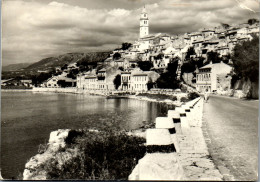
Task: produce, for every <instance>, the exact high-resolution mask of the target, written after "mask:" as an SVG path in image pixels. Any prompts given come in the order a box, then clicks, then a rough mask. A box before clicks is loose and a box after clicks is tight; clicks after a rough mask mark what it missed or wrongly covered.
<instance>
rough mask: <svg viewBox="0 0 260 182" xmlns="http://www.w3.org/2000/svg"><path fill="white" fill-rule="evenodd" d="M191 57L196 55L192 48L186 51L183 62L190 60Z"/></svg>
mask: <svg viewBox="0 0 260 182" xmlns="http://www.w3.org/2000/svg"><path fill="white" fill-rule="evenodd" d="M191 55H196V52H195V50H194V47H190V48H189V49H188V51H187V54H186V56H185V60H187V59H190V56H191Z"/></svg>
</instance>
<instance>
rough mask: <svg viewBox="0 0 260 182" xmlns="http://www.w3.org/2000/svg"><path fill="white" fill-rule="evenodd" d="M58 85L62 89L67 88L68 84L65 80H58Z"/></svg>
mask: <svg viewBox="0 0 260 182" xmlns="http://www.w3.org/2000/svg"><path fill="white" fill-rule="evenodd" d="M57 84H58V85H59V86H60V87H66V82H65V80H58V81H57Z"/></svg>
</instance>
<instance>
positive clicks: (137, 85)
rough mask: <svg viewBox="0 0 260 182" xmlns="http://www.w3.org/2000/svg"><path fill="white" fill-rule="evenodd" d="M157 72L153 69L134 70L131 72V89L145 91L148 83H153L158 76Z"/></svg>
mask: <svg viewBox="0 0 260 182" xmlns="http://www.w3.org/2000/svg"><path fill="white" fill-rule="evenodd" d="M159 76H160V75H159V74H158V73H156V72H154V71H142V70H138V69H136V70H134V71H133V72H132V73H131V78H130V79H131V90H132V91H136V92H142V91H147V90H148V89H149V88H148V83H149V82H150V83H154V82H155V81H156V80H157V79H158V78H159Z"/></svg>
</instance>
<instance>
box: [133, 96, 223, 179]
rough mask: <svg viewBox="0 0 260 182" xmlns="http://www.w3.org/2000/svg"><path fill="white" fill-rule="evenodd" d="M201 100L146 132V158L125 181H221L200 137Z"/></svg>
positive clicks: (160, 121) (193, 102)
mask: <svg viewBox="0 0 260 182" xmlns="http://www.w3.org/2000/svg"><path fill="white" fill-rule="evenodd" d="M202 111H203V100H202V99H200V98H197V99H195V100H193V101H190V102H187V103H186V104H184V105H182V106H181V107H176V108H175V110H169V111H168V116H167V117H158V118H156V121H155V128H152V129H151V128H150V129H147V130H146V148H147V154H146V155H145V156H144V157H143V158H142V159H140V160H139V161H138V164H137V165H136V167H135V168H134V170H133V171H132V173H131V174H130V175H129V178H128V179H129V180H192V181H193V180H196V181H197V180H217V181H220V180H222V178H223V177H222V175H221V174H220V173H219V171H218V170H217V169H216V167H215V166H214V164H213V161H212V160H211V159H210V156H209V153H208V149H207V146H206V143H205V140H204V137H203V133H202V129H201V127H202Z"/></svg>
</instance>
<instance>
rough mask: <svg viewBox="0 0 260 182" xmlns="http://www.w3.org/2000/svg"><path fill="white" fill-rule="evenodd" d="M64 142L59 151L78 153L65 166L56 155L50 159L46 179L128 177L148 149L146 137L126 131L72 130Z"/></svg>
mask: <svg viewBox="0 0 260 182" xmlns="http://www.w3.org/2000/svg"><path fill="white" fill-rule="evenodd" d="M65 141H66V147H65V150H62V151H59V152H64V153H66V152H71V151H73V150H72V149H75V148H77V149H78V150H77V151H78V153H77V155H74V157H72V158H70V159H69V160H64V161H63V162H62V165H61V164H59V162H58V161H57V160H56V158H54V159H52V160H49V161H47V163H46V164H45V165H44V170H45V171H46V172H47V179H52V180H61V179H81V180H114V179H117V180H127V179H128V176H129V175H130V174H131V172H132V170H133V168H134V167H135V166H136V164H137V161H138V160H139V159H140V158H142V157H143V156H144V154H145V152H146V149H145V146H144V143H145V139H144V138H140V137H135V136H129V135H127V134H126V133H125V132H113V131H99V132H96V131H88V130H85V131H84V130H72V131H71V132H70V133H69V135H68V138H67V139H66V140H65ZM74 151H75V150H74Z"/></svg>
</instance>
